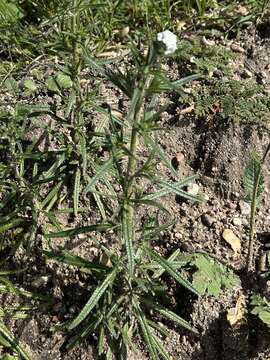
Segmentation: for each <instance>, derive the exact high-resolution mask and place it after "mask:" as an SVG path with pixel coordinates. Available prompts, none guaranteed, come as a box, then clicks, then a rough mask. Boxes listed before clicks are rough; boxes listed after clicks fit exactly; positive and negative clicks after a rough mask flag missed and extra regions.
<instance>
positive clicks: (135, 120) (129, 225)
mask: <svg viewBox="0 0 270 360" xmlns="http://www.w3.org/2000/svg"><path fill="white" fill-rule="evenodd" d="M147 73H148V68H146V69H145V71H144V74H143V76H142V79H141V81H140V83H139V84H138V88H137V89H135V91H134V94H133V97H132V100H131V110H130V114H129V121H130V123H131V124H132V130H131V136H130V144H129V158H128V165H127V170H126V174H125V183H124V188H123V191H124V196H125V200H124V204H123V209H122V219H121V222H122V232H123V231H125V237H128V242H127V243H128V245H127V244H126V245H125V247H124V248H123V250H124V251H125V252H127V253H128V264H129V270H130V273H131V275H132V274H133V272H134V259H132V253H133V252H132V249H131V247H133V244H134V242H135V222H134V206H133V204H132V203H131V201H130V200H131V197H132V195H133V193H134V180H135V179H134V176H133V175H134V173H135V171H136V167H137V154H136V151H137V143H138V134H139V124H140V117H141V110H142V106H143V101H144V95H145V89H146V86H147ZM123 229H124V230H123ZM128 247H129V248H128Z"/></svg>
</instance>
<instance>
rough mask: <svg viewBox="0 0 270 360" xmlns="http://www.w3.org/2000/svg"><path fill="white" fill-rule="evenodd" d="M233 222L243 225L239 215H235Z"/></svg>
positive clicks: (236, 224)
mask: <svg viewBox="0 0 270 360" xmlns="http://www.w3.org/2000/svg"><path fill="white" fill-rule="evenodd" d="M232 223H233V225H235V226H242V220H241V219H240V218H239V217H234V218H233V219H232Z"/></svg>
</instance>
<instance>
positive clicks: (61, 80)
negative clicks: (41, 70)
mask: <svg viewBox="0 0 270 360" xmlns="http://www.w3.org/2000/svg"><path fill="white" fill-rule="evenodd" d="M56 82H57V84H58V85H59V86H60V88H61V89H69V88H71V87H72V80H71V78H70V76H69V75H67V74H64V73H62V72H59V73H58V74H57V75H56Z"/></svg>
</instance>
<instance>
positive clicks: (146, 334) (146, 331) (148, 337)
mask: <svg viewBox="0 0 270 360" xmlns="http://www.w3.org/2000/svg"><path fill="white" fill-rule="evenodd" d="M137 317H138V321H139V324H140V327H141V330H142V333H143V338H144V340H145V343H146V345H147V347H148V350H149V352H150V355H151V357H152V359H153V360H158V355H157V349H156V346H155V341H154V339H153V335H152V332H151V329H150V327H149V325H148V323H147V319H146V317H145V316H144V314H143V312H142V310H141V309H140V307H139V305H137Z"/></svg>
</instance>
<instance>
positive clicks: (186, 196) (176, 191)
mask: <svg viewBox="0 0 270 360" xmlns="http://www.w3.org/2000/svg"><path fill="white" fill-rule="evenodd" d="M160 184H161V185H163V187H164V188H165V189H167V190H169V191H170V192H173V193H174V194H176V195H179V196H181V197H182V198H184V199H187V200H191V201H194V202H201V201H202V198H200V197H199V196H194V195H190V194H188V193H187V192H186V191H184V190H181V189H179V188H178V187H177V186H175V184H173V183H170V182H165V181H160Z"/></svg>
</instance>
